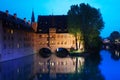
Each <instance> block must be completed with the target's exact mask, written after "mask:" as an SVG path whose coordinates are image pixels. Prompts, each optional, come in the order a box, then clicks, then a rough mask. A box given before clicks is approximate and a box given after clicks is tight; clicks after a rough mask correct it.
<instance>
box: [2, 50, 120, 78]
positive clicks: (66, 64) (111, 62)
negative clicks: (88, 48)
mask: <svg viewBox="0 0 120 80" xmlns="http://www.w3.org/2000/svg"><path fill="white" fill-rule="evenodd" d="M100 55H101V56H100ZM100 55H96V54H92V55H91V56H89V57H69V56H68V57H65V58H59V57H57V56H55V55H54V54H53V55H51V56H50V57H48V58H43V57H40V56H38V55H31V56H27V57H24V58H20V59H16V60H12V61H7V62H2V63H0V80H113V79H114V80H120V77H119V75H120V71H119V70H120V69H119V68H120V60H119V59H120V55H119V52H118V51H112V52H109V51H105V50H102V51H101V52H100ZM101 57H102V60H101Z"/></svg>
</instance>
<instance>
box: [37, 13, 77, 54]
mask: <svg viewBox="0 0 120 80" xmlns="http://www.w3.org/2000/svg"><path fill="white" fill-rule="evenodd" d="M36 33H37V34H38V35H36V40H37V41H36V44H37V45H36V46H37V47H36V51H38V50H39V49H40V48H43V47H48V48H50V49H51V50H52V52H55V51H56V50H57V48H66V49H68V50H69V49H70V48H72V47H73V48H75V38H74V36H73V35H72V34H69V33H68V28H67V16H66V15H57V16H53V15H48V16H41V15H39V16H38V27H37V31H36Z"/></svg>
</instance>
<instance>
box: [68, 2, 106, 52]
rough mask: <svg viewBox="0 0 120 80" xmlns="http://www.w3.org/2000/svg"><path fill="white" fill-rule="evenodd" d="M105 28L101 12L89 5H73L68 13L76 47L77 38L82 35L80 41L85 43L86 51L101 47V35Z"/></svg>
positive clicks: (69, 25)
mask: <svg viewBox="0 0 120 80" xmlns="http://www.w3.org/2000/svg"><path fill="white" fill-rule="evenodd" d="M103 27H104V22H103V18H102V15H101V13H100V10H99V9H96V8H94V7H91V6H90V5H89V4H84V3H81V4H80V5H72V6H71V8H70V10H69V11H68V29H69V32H70V33H72V34H73V35H74V36H75V37H76V45H77V42H78V41H77V37H78V36H79V35H80V39H79V40H80V41H83V43H84V48H85V50H86V51H87V50H88V49H90V48H96V47H98V46H99V42H100V37H99V34H100V31H101V30H102V29H103ZM76 47H77V46H76Z"/></svg>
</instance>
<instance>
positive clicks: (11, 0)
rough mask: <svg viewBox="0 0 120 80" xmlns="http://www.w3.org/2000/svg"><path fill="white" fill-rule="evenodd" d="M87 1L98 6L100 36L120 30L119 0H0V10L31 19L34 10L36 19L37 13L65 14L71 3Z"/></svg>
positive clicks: (106, 35)
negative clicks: (100, 17) (101, 28)
mask: <svg viewBox="0 0 120 80" xmlns="http://www.w3.org/2000/svg"><path fill="white" fill-rule="evenodd" d="M80 3H88V4H89V5H90V6H92V7H95V8H99V9H100V11H101V14H102V17H103V21H104V23H105V27H104V29H103V30H102V31H101V34H100V36H102V37H108V36H109V35H110V33H111V32H113V31H119V32H120V0H0V11H3V12H5V11H6V10H8V11H9V14H14V13H17V16H18V17H19V18H21V19H23V18H26V19H27V20H31V15H32V10H34V14H35V18H36V21H37V17H38V15H52V14H53V15H66V14H67V12H68V10H69V9H70V6H71V5H74V4H80Z"/></svg>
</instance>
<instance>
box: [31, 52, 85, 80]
mask: <svg viewBox="0 0 120 80" xmlns="http://www.w3.org/2000/svg"><path fill="white" fill-rule="evenodd" d="M83 65H84V58H83V57H74V58H71V57H66V58H59V57H57V56H55V55H54V54H53V55H51V56H50V57H48V58H42V57H40V56H36V57H35V64H34V74H35V75H36V77H35V78H34V79H33V80H37V78H38V79H39V80H47V79H58V78H59V77H62V78H64V80H65V78H67V75H68V74H73V73H75V72H80V70H81V69H82V68H83Z"/></svg>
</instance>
